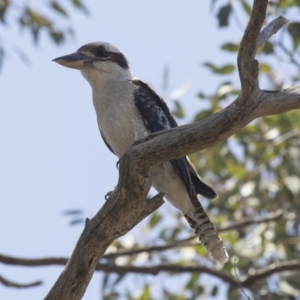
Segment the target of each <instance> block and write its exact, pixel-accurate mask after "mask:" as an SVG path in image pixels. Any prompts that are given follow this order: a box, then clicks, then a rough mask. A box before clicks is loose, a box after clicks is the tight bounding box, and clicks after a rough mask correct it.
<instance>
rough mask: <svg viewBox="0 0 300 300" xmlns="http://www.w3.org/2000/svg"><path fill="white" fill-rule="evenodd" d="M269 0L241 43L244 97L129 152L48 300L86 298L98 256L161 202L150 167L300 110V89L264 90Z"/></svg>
mask: <svg viewBox="0 0 300 300" xmlns="http://www.w3.org/2000/svg"><path fill="white" fill-rule="evenodd" d="M267 3H268V1H267V0H255V1H254V5H253V13H252V15H251V18H250V21H249V24H248V26H247V29H246V31H245V34H244V36H243V39H242V42H241V45H240V51H239V54H238V70H239V75H240V80H241V85H242V92H241V95H240V96H239V97H238V98H237V99H236V100H235V101H234V102H233V103H232V104H231V105H229V106H228V107H227V108H225V109H224V110H222V111H220V112H219V113H217V114H215V115H213V116H211V117H210V118H207V119H205V120H203V121H201V122H198V123H196V124H190V125H186V126H182V127H178V128H174V129H172V130H169V131H161V132H157V133H155V134H153V135H150V136H149V137H148V138H146V139H145V140H143V141H140V142H139V143H136V144H135V145H133V146H132V147H130V148H129V149H128V150H127V152H126V153H125V155H124V156H123V157H122V158H121V160H120V177H119V182H118V186H117V188H116V190H115V191H113V193H112V194H111V195H110V198H109V200H108V201H107V202H106V203H105V204H104V206H103V207H102V208H101V210H100V211H99V212H98V213H97V214H96V216H95V217H94V218H93V219H91V220H88V221H87V222H86V227H85V229H84V231H83V233H82V234H81V236H80V238H79V241H78V243H77V245H76V247H75V249H74V252H73V254H72V256H71V257H70V259H69V261H68V263H67V265H66V267H65V270H64V271H63V272H62V274H61V275H60V277H59V278H58V280H57V282H56V283H55V284H54V286H53V288H52V289H51V291H50V292H49V294H48V295H47V297H46V298H45V299H47V300H49V299H59V300H61V299H70V300H71V299H72V300H76V299H81V297H82V296H83V294H84V292H85V289H86V287H87V285H88V283H89V281H90V279H91V276H92V274H93V271H94V270H95V268H96V265H97V262H98V260H99V258H100V257H101V256H102V255H103V254H104V252H105V250H106V249H107V247H108V246H109V245H110V243H111V242H112V241H113V240H115V239H117V238H118V237H120V236H122V235H123V234H125V233H126V232H128V231H129V230H130V229H131V228H132V227H134V226H135V225H136V224H137V223H139V222H140V221H141V220H142V219H143V218H144V217H145V216H147V215H148V214H150V213H151V212H152V211H154V210H155V209H157V208H158V207H159V206H160V205H162V203H163V200H162V198H163V197H162V195H158V196H156V197H155V199H153V200H151V201H145V199H146V195H147V193H148V190H149V187H150V185H151V183H150V180H149V178H148V176H147V173H148V170H149V167H150V166H152V165H155V164H158V163H160V162H163V161H167V160H170V159H175V158H180V157H182V156H184V155H186V154H190V153H193V152H196V151H200V150H202V149H205V148H209V147H212V146H213V145H215V144H217V143H219V142H221V141H223V140H225V139H227V138H229V137H230V136H231V135H233V134H234V133H236V132H237V131H238V130H240V129H241V128H243V127H244V126H246V125H247V124H248V123H249V122H251V121H252V120H254V119H255V118H258V117H261V116H267V115H273V114H279V113H283V112H286V111H289V110H292V109H296V108H300V87H294V88H291V89H287V90H284V91H280V92H274V93H268V92H266V91H262V90H260V89H259V85H258V62H257V61H256V60H255V52H256V49H257V45H258V44H259V32H260V30H261V27H262V24H263V22H264V17H265V11H266V7H267ZM278 29H279V27H278V28H276V30H278ZM273 30H274V32H275V31H276V30H275V29H274V28H273Z"/></svg>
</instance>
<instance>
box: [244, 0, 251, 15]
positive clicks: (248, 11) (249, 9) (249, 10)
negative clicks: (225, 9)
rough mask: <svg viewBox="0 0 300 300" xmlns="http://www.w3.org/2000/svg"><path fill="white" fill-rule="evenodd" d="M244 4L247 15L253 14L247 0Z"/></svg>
mask: <svg viewBox="0 0 300 300" xmlns="http://www.w3.org/2000/svg"><path fill="white" fill-rule="evenodd" d="M242 6H243V9H244V11H245V12H246V13H247V15H248V16H251V12H252V10H251V7H250V6H249V4H248V3H247V2H246V1H245V0H243V1H242Z"/></svg>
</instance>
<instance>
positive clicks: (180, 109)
mask: <svg viewBox="0 0 300 300" xmlns="http://www.w3.org/2000/svg"><path fill="white" fill-rule="evenodd" d="M174 103H175V106H176V109H175V110H173V111H172V114H173V115H174V116H176V117H177V118H180V119H182V118H183V117H184V110H183V107H182V106H181V105H180V103H179V102H178V101H174Z"/></svg>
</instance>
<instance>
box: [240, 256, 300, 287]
mask: <svg viewBox="0 0 300 300" xmlns="http://www.w3.org/2000/svg"><path fill="white" fill-rule="evenodd" d="M284 271H300V261H299V260H297V259H294V260H289V261H283V262H276V263H273V264H271V265H268V266H266V267H264V268H261V269H258V270H256V271H255V274H252V275H245V276H243V277H242V278H241V279H240V281H241V282H242V285H243V286H245V287H250V286H251V285H253V284H254V283H255V282H256V281H258V280H262V279H264V278H266V277H268V276H270V275H272V274H275V273H280V272H284Z"/></svg>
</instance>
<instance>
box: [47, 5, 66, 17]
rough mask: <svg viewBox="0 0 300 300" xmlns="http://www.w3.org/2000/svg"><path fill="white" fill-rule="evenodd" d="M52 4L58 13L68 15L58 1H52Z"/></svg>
mask: <svg viewBox="0 0 300 300" xmlns="http://www.w3.org/2000/svg"><path fill="white" fill-rule="evenodd" d="M50 6H51V7H52V8H53V9H54V10H55V11H56V12H58V13H60V14H61V15H63V16H65V17H68V13H67V12H66V10H65V9H63V8H62V6H61V5H60V4H59V3H58V2H56V1H52V2H51V3H50Z"/></svg>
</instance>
